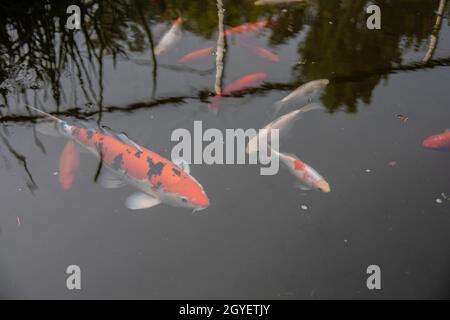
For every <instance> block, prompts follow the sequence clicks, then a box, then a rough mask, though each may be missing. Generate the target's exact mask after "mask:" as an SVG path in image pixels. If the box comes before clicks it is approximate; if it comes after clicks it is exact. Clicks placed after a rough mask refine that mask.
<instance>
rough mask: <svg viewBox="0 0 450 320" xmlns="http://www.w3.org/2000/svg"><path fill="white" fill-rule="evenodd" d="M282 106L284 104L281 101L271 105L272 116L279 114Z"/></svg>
mask: <svg viewBox="0 0 450 320" xmlns="http://www.w3.org/2000/svg"><path fill="white" fill-rule="evenodd" d="M283 105H284V103H283V101H278V102H276V103H275V104H274V105H273V108H274V110H275V111H274V113H273V114H274V115H275V116H276V115H277V114H278V113H280V111H281V109H282V108H283Z"/></svg>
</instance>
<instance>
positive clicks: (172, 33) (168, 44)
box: [154, 17, 183, 56]
mask: <svg viewBox="0 0 450 320" xmlns="http://www.w3.org/2000/svg"><path fill="white" fill-rule="evenodd" d="M182 23H183V18H181V17H180V18H178V19H177V20H175V22H174V23H173V24H172V27H171V28H170V29H169V31H167V32H166V33H165V34H164V35H163V36H162V38H161V40H160V41H159V43H158V44H157V46H156V47H155V51H154V52H155V55H156V56H159V55H161V54H163V53H165V52H167V51H169V50H170V49H171V48H172V47H173V46H174V45H175V44H176V43H177V42H178V41H180V39H181V24H182Z"/></svg>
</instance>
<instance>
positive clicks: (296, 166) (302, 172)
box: [271, 149, 331, 193]
mask: <svg viewBox="0 0 450 320" xmlns="http://www.w3.org/2000/svg"><path fill="white" fill-rule="evenodd" d="M271 151H272V152H274V153H275V154H276V155H277V156H278V157H279V159H280V160H281V162H283V163H284V164H285V165H286V166H287V168H288V170H289V172H290V173H291V174H292V175H293V176H294V177H296V178H297V179H298V180H299V187H300V188H301V189H302V190H318V191H321V192H324V193H329V192H330V191H331V189H330V185H329V184H328V182H326V181H325V179H324V178H323V177H322V176H321V175H320V174H319V173H318V172H317V171H316V170H314V169H313V168H312V167H311V166H309V165H307V164H306V163H304V162H302V161H301V160H300V159H299V158H298V157H296V156H294V155H290V154H286V153H282V152H278V151H276V150H274V149H271Z"/></svg>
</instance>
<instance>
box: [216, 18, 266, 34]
mask: <svg viewBox="0 0 450 320" xmlns="http://www.w3.org/2000/svg"><path fill="white" fill-rule="evenodd" d="M271 23H272V22H271V21H270V20H264V21H258V22H250V23H244V24H242V25H240V26H236V27H233V28H231V29H228V30H225V31H224V34H225V36H227V37H229V36H232V35H235V34H242V33H247V32H252V31H257V30H258V29H261V28H265V27H267V26H269V25H271Z"/></svg>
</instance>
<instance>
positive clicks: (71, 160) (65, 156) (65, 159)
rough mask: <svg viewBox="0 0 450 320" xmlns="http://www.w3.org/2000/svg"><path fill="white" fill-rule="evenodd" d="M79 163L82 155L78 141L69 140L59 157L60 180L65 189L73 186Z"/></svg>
mask: <svg viewBox="0 0 450 320" xmlns="http://www.w3.org/2000/svg"><path fill="white" fill-rule="evenodd" d="M79 164H80V155H79V153H78V150H77V148H76V143H75V141H73V140H69V141H68V142H67V144H66V146H65V147H64V150H63V152H62V153H61V156H60V158H59V182H60V184H61V187H62V188H63V190H69V189H70V188H72V185H73V182H74V181H75V174H76V172H77V170H78V166H79Z"/></svg>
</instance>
